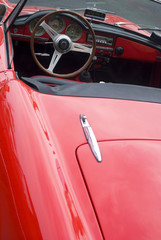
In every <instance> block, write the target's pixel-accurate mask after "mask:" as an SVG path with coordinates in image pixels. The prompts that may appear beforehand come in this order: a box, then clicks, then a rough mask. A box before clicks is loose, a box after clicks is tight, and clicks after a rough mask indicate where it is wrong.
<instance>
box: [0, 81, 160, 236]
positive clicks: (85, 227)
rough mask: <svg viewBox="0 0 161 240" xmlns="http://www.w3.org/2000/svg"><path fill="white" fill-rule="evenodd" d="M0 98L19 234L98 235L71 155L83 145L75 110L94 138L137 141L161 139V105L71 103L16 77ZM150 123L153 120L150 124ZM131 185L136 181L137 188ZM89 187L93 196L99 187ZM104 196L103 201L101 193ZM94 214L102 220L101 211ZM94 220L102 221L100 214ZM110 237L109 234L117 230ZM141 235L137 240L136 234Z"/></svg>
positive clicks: (78, 100) (97, 101) (96, 101)
mask: <svg viewBox="0 0 161 240" xmlns="http://www.w3.org/2000/svg"><path fill="white" fill-rule="evenodd" d="M15 91H16V95H15ZM1 98H2V101H1V106H0V111H1V120H0V121H1V122H0V132H1V135H0V137H1V144H2V149H1V161H2V160H3V161H2V162H1V164H2V163H3V167H4V169H5V171H6V174H7V177H8V182H9V183H8V184H9V185H10V190H11V193H12V197H13V200H14V201H13V202H14V205H15V206H14V207H15V212H16V215H17V219H18V220H17V221H19V224H20V226H19V232H20V233H21V234H22V232H21V231H20V230H21V227H22V229H23V234H24V236H25V237H26V238H28V239H31V238H38V239H39V238H41V237H42V238H43V239H51V238H53V236H54V238H62V239H64V238H65V237H67V236H68V238H69V239H71V238H76V237H78V236H79V237H82V238H83V237H84V238H89V239H101V233H100V231H99V228H98V224H97V221H96V217H95V215H94V212H93V209H92V206H91V203H90V199H89V196H88V192H87V190H86V188H85V185H84V183H83V179H82V176H81V172H80V170H79V166H78V164H77V161H76V156H75V150H76V149H77V148H78V146H80V145H82V144H84V143H86V140H85V137H84V133H83V130H82V127H81V124H80V120H79V115H80V114H81V113H83V114H86V115H87V117H88V119H89V122H90V124H91V126H92V127H93V129H94V131H95V134H96V136H97V139H98V141H102V140H120V139H126V140H128V139H136V146H138V144H139V143H140V141H137V139H138V140H141V139H144V140H161V130H160V128H159V127H158V126H159V125H160V117H161V116H159V115H161V111H160V104H152V103H144V102H134V101H123V100H112V99H111V100H110V99H109V100H107V99H90V98H74V101H73V97H61V96H50V95H45V94H41V93H37V92H35V91H33V90H31V89H30V88H29V87H27V86H25V84H23V83H21V82H20V81H17V80H12V81H10V82H9V83H8V84H6V85H5V86H4V87H3V88H2V89H1ZM89 106H90V108H89ZM124 109H126V110H127V111H126V112H125V111H124ZM159 112H160V113H159ZM62 116H63V120H62ZM120 116H121V117H120ZM98 119H99V121H98ZM118 119H119V121H118ZM147 119H149V121H146V120H147ZM151 122H155V126H154V127H153V129H152V128H151ZM69 126H70V127H69ZM105 126H106V127H105ZM120 126H121V128H120ZM129 129H131V131H129ZM69 139H70V141H69ZM112 146H113V145H112ZM145 146H146V143H145ZM86 148H87V147H86ZM103 149H104V148H103ZM107 149H108V148H107ZM118 149H119V148H118ZM88 151H89V149H88ZM109 151H110V148H109ZM118 151H119V150H118ZM137 153H138V155H139V154H140V152H137ZM85 154H86V152H85ZM104 154H106V152H105V153H104V150H103V156H104ZM112 154H113V152H111V153H110V156H111V155H112ZM88 155H89V157H87V156H88ZM118 155H119V154H118ZM138 155H136V156H138ZM85 156H86V158H87V159H88V161H87V162H86V164H87V166H89V167H86V171H85V174H86V175H88V178H89V179H93V172H91V167H92V165H91V161H94V165H95V164H98V163H97V162H96V160H95V159H93V158H92V157H91V153H90V152H89V153H88V154H86V155H85ZM86 158H85V159H86ZM90 159H92V160H90ZM106 159H107V157H106ZM116 159H117V158H116ZM134 160H135V159H134ZM119 161H121V159H120V160H119ZM136 161H137V164H138V160H137V159H136ZM95 162H96V163H95ZM88 163H89V165H88ZM101 164H102V165H101V166H104V164H105V165H106V163H105V162H103V163H101ZM158 164H159V163H158ZM95 166H98V167H99V165H95ZM158 166H159V165H158ZM125 167H126V166H125ZM104 171H105V170H104ZM4 174H5V172H4ZM127 176H128V171H127ZM99 177H100V175H99ZM125 178H126V176H125ZM140 178H141V177H140ZM143 178H144V175H143ZM98 179H99V178H98ZM87 180H88V179H87ZM144 184H145V183H144ZM6 185H7V182H6ZM137 185H138V183H137V182H136V186H135V187H136V188H137ZM133 186H134V182H133ZM92 191H95V193H94V194H95V198H94V199H96V201H97V198H98V199H99V195H97V188H95V190H92ZM102 194H103V196H102V197H103V199H106V193H105V192H102ZM125 200H126V196H125ZM9 201H11V199H10V197H8V202H9ZM98 201H99V200H98ZM122 201H123V195H122ZM6 202H7V201H6ZM53 203H54V205H53ZM123 207H125V206H123ZM138 208H139V207H138ZM139 209H140V211H141V210H142V209H141V207H140V208H139ZM97 211H98V216H99V218H100V214H101V211H102V210H99V209H98V210H97ZM150 211H152V209H151V210H150ZM129 213H130V210H129ZM126 214H128V211H127V213H126ZM111 217H112V215H111ZM135 217H137V214H136V216H135V214H134V218H135ZM120 218H121V216H120ZM118 219H119V218H118ZM118 221H119V220H118ZM120 221H121V219H120ZM100 222H101V226H104V224H105V223H106V218H103V219H100ZM8 227H9V226H8ZM10 227H11V226H10ZM103 231H104V230H103ZM111 234H115V229H112V230H111ZM136 234H139V233H138V232H136ZM140 234H141V233H140ZM136 236H138V235H136ZM139 236H140V239H141V237H142V235H139Z"/></svg>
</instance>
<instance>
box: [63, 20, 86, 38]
mask: <svg viewBox="0 0 161 240" xmlns="http://www.w3.org/2000/svg"><path fill="white" fill-rule="evenodd" d="M72 26H76V27H79V28H80V33H79V35H77V36H76V37H75V38H71V37H70V36H69V35H68V34H67V31H68V30H69V28H70V27H72ZM65 34H66V35H67V36H68V37H70V38H71V40H72V41H78V40H79V39H80V38H81V36H82V28H81V26H80V25H78V24H75V23H74V24H73V23H72V24H70V25H69V26H68V27H67V29H66V31H65Z"/></svg>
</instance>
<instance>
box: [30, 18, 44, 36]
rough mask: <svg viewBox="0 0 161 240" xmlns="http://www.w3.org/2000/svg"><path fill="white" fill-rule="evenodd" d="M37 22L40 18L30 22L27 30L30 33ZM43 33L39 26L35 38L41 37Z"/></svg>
mask: <svg viewBox="0 0 161 240" xmlns="http://www.w3.org/2000/svg"><path fill="white" fill-rule="evenodd" d="M39 20H40V18H36V19H34V20H32V21H31V22H30V25H29V29H30V32H31V33H32V32H33V30H34V28H35V26H36V24H37V22H38V21H39ZM44 33H45V31H44V29H43V28H42V27H41V26H39V27H38V28H37V30H36V33H35V36H42V35H43V34H44Z"/></svg>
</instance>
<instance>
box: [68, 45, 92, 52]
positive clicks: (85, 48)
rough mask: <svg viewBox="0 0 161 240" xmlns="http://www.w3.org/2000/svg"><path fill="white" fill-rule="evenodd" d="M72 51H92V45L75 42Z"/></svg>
mask: <svg viewBox="0 0 161 240" xmlns="http://www.w3.org/2000/svg"><path fill="white" fill-rule="evenodd" d="M72 51H76V52H84V53H89V54H91V53H92V46H91V45H87V44H82V43H73V47H72Z"/></svg>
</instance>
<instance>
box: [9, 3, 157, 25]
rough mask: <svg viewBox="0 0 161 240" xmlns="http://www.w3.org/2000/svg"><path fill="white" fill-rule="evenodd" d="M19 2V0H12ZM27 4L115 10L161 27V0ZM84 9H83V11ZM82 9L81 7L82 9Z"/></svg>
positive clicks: (136, 19)
mask: <svg viewBox="0 0 161 240" xmlns="http://www.w3.org/2000/svg"><path fill="white" fill-rule="evenodd" d="M10 2H11V3H18V0H10ZM26 5H35V6H44V7H50V8H66V9H71V10H75V9H78V8H83V9H84V8H87V7H88V8H89V7H95V8H98V9H103V10H107V11H111V12H114V13H115V14H116V15H119V16H121V17H123V18H125V19H128V20H129V21H132V22H134V23H136V24H138V25H146V26H156V27H161V1H158V2H156V1H149V0H130V1H129V0H119V1H116V0H103V1H93V0H81V1H80V0H79V1H78V0H70V1H67V0H59V1H57V0H46V1H44V0H28V1H27V4H26ZM83 9H82V11H83ZM80 11H81V9H80Z"/></svg>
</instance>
